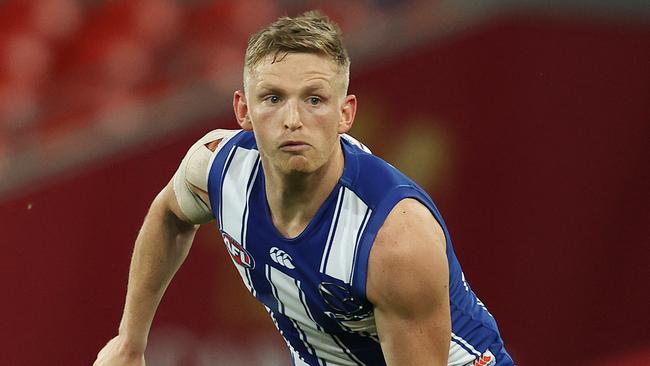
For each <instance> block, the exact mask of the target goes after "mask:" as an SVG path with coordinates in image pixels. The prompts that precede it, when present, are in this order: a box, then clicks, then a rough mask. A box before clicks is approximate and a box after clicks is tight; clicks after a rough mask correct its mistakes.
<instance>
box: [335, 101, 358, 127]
mask: <svg viewBox="0 0 650 366" xmlns="http://www.w3.org/2000/svg"><path fill="white" fill-rule="evenodd" d="M356 114H357V97H356V96H355V95H352V94H351V95H348V96H346V97H345V99H343V105H342V106H341V120H340V121H339V130H338V132H339V133H346V132H348V131H349V130H350V128H352V124H353V123H354V116H355V115H356Z"/></svg>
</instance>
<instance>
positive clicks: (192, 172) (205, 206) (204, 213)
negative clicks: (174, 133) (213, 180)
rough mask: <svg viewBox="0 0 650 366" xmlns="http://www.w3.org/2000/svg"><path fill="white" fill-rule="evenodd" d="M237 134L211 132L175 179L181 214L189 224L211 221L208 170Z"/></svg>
mask: <svg viewBox="0 0 650 366" xmlns="http://www.w3.org/2000/svg"><path fill="white" fill-rule="evenodd" d="M237 132H238V131H237V130H223V129H217V130H212V131H210V132H208V133H207V134H205V135H204V136H203V137H201V138H200V139H198V140H197V141H196V142H195V143H194V144H193V145H192V146H191V147H190V148H189V149H188V151H187V153H186V154H185V157H184V158H183V160H182V161H181V163H180V165H179V167H178V169H177V170H176V173H175V174H174V177H173V178H172V181H173V184H172V186H173V189H174V193H175V197H176V201H177V202H178V205H179V207H180V209H181V212H182V213H183V214H184V216H185V218H187V221H188V222H192V223H197V224H200V223H205V222H207V221H210V220H211V219H212V218H213V217H212V213H211V209H210V203H209V199H208V196H207V174H208V166H209V164H210V161H211V160H212V156H213V155H214V154H215V153H216V152H217V151H218V150H219V149H220V148H221V147H222V146H223V144H224V142H225V141H226V140H228V139H229V138H231V137H232V136H234V135H235V134H236V133H237Z"/></svg>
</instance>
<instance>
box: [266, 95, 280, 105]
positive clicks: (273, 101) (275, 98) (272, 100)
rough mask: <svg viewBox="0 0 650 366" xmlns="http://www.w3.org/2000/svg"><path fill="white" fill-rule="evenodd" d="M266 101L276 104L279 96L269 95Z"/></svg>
mask: <svg viewBox="0 0 650 366" xmlns="http://www.w3.org/2000/svg"><path fill="white" fill-rule="evenodd" d="M268 101H269V102H271V104H276V103H278V102H279V101H280V97H278V96H277V95H271V96H270V97H268Z"/></svg>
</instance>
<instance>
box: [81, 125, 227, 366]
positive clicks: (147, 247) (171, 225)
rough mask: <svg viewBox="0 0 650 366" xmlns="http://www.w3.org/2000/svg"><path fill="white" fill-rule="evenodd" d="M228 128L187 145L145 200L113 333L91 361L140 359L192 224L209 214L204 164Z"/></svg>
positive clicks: (102, 364) (98, 365) (103, 364)
mask: <svg viewBox="0 0 650 366" xmlns="http://www.w3.org/2000/svg"><path fill="white" fill-rule="evenodd" d="M228 133H231V131H225V130H215V131H212V132H210V133H208V134H207V135H206V136H204V137H203V138H202V139H200V140H199V141H198V142H197V143H196V144H195V145H194V146H192V147H191V148H190V150H189V151H188V153H187V155H186V156H185V158H184V159H183V162H182V163H181V165H180V167H179V169H178V171H177V172H176V174H175V175H174V178H172V180H171V181H170V182H169V184H167V186H165V188H163V190H162V191H161V192H160V193H159V194H158V196H157V197H156V198H155V199H154V201H153V203H152V204H151V207H150V209H149V212H148V214H147V216H146V218H145V220H144V223H143V224H142V228H141V230H140V233H139V234H138V237H137V239H136V242H135V249H134V251H133V257H132V258H131V267H130V270H129V284H128V289H127V294H126V303H125V305H124V312H123V314H122V321H121V322H120V326H119V331H118V335H117V336H116V337H115V338H113V339H112V340H110V341H109V342H108V343H107V344H106V346H104V348H103V349H102V350H101V351H100V352H99V354H98V355H97V360H96V361H95V363H94V365H95V366H109V365H115V366H117V365H129V366H131V365H144V364H145V361H144V351H145V348H146V346H147V338H148V335H149V330H150V328H151V323H152V321H153V317H154V315H155V313H156V309H157V308H158V304H160V300H161V299H162V296H163V294H164V292H165V290H166V289H167V286H168V285H169V283H170V282H171V280H172V278H173V277H174V275H175V274H176V271H177V270H178V268H179V267H180V266H181V264H182V263H183V262H184V261H185V258H186V257H187V253H188V252H189V250H190V247H191V245H192V241H193V239H194V235H195V234H196V230H197V229H198V225H197V224H200V223H205V222H208V221H211V220H213V219H214V217H213V216H212V214H211V211H210V204H209V198H208V194H207V186H206V182H207V177H206V174H207V167H208V163H209V155H210V154H211V152H213V151H214V150H215V149H216V148H217V145H218V144H219V141H220V139H221V138H223V137H224V136H226V135H227V134H228ZM179 199H181V200H182V203H183V204H182V205H181V204H179V202H180V201H179Z"/></svg>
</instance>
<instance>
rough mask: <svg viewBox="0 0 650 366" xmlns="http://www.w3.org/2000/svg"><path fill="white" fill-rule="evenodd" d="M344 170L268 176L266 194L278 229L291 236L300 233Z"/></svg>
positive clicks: (273, 220) (272, 219)
mask: <svg viewBox="0 0 650 366" xmlns="http://www.w3.org/2000/svg"><path fill="white" fill-rule="evenodd" d="M342 173H343V169H342V167H341V168H340V169H337V170H335V171H333V172H332V171H330V172H328V173H326V174H313V173H312V174H307V175H303V176H293V177H281V178H283V179H273V178H272V177H269V178H271V179H267V180H266V183H265V189H266V198H267V203H268V207H269V211H270V213H271V221H272V222H273V225H274V226H275V228H276V229H277V230H278V232H280V233H281V234H282V235H283V236H284V237H285V238H290V239H292V238H295V237H297V236H299V235H300V234H301V233H302V232H303V231H304V230H305V229H306V228H307V226H308V225H309V223H310V222H311V221H312V219H313V218H314V217H315V216H316V214H317V213H318V211H319V209H320V208H321V206H322V205H323V204H324V203H325V201H326V200H327V198H328V197H329V195H330V194H331V193H332V191H333V190H334V188H335V187H336V185H337V183H338V181H339V179H340V177H341V175H342ZM275 178H278V177H275Z"/></svg>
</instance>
